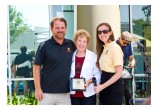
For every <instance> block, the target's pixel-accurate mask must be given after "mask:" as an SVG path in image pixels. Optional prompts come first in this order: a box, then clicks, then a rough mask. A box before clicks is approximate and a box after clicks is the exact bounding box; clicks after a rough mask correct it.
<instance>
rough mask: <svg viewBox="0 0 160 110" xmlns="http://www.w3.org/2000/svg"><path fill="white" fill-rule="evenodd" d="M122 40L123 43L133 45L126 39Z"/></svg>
mask: <svg viewBox="0 0 160 110" xmlns="http://www.w3.org/2000/svg"><path fill="white" fill-rule="evenodd" d="M122 40H123V43H124V44H126V45H128V44H130V43H131V42H130V41H127V40H125V39H123V38H122Z"/></svg>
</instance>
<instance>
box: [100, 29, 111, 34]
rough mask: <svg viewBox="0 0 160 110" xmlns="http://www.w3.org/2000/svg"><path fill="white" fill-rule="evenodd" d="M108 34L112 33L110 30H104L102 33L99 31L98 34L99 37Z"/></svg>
mask: <svg viewBox="0 0 160 110" xmlns="http://www.w3.org/2000/svg"><path fill="white" fill-rule="evenodd" d="M108 32H110V31H109V30H102V31H101V30H98V32H97V33H98V35H100V34H102V33H103V34H108Z"/></svg>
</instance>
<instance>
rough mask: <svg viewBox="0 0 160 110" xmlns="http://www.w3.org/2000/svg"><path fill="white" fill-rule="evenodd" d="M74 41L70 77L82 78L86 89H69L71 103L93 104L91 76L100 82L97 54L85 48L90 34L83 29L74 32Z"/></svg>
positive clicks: (94, 99) (94, 102) (94, 96)
mask: <svg viewBox="0 0 160 110" xmlns="http://www.w3.org/2000/svg"><path fill="white" fill-rule="evenodd" d="M73 40H74V43H75V45H76V47H77V50H76V51H75V52H74V53H73V57H72V66H71V75H70V77H71V78H84V79H85V84H84V86H85V87H84V88H85V89H86V90H84V91H83V90H80V91H79V90H75V91H74V90H71V92H70V93H71V103H72V105H95V104H96V95H95V92H94V84H93V82H92V79H93V77H95V78H96V80H97V83H98V84H99V82H100V71H99V68H98V67H97V66H96V61H97V55H96V54H95V53H94V52H91V51H90V50H88V49H87V46H88V44H89V42H90V34H89V33H88V32H87V31H86V30H83V29H80V30H78V31H77V32H76V33H75V34H74V39H73Z"/></svg>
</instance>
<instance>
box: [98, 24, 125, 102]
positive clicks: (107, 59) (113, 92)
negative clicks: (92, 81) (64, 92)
mask: <svg viewBox="0 0 160 110" xmlns="http://www.w3.org/2000/svg"><path fill="white" fill-rule="evenodd" d="M96 33H97V37H96V39H97V45H96V49H97V54H98V60H97V65H98V66H99V67H100V69H101V70H102V75H101V82H100V85H98V86H97V87H95V92H96V93H99V92H100V103H101V104H102V105H121V104H122V101H123V83H122V78H121V77H122V70H123V52H122V50H121V48H120V46H119V45H118V44H117V43H116V42H115V41H114V35H113V31H112V28H111V26H110V25H109V24H108V23H101V24H99V25H98V26H97V30H96Z"/></svg>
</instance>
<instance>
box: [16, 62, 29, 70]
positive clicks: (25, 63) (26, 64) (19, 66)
mask: <svg viewBox="0 0 160 110" xmlns="http://www.w3.org/2000/svg"><path fill="white" fill-rule="evenodd" d="M26 66H28V68H31V62H30V61H29V60H27V61H25V62H24V63H21V64H19V65H18V66H17V68H21V67H26Z"/></svg>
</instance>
